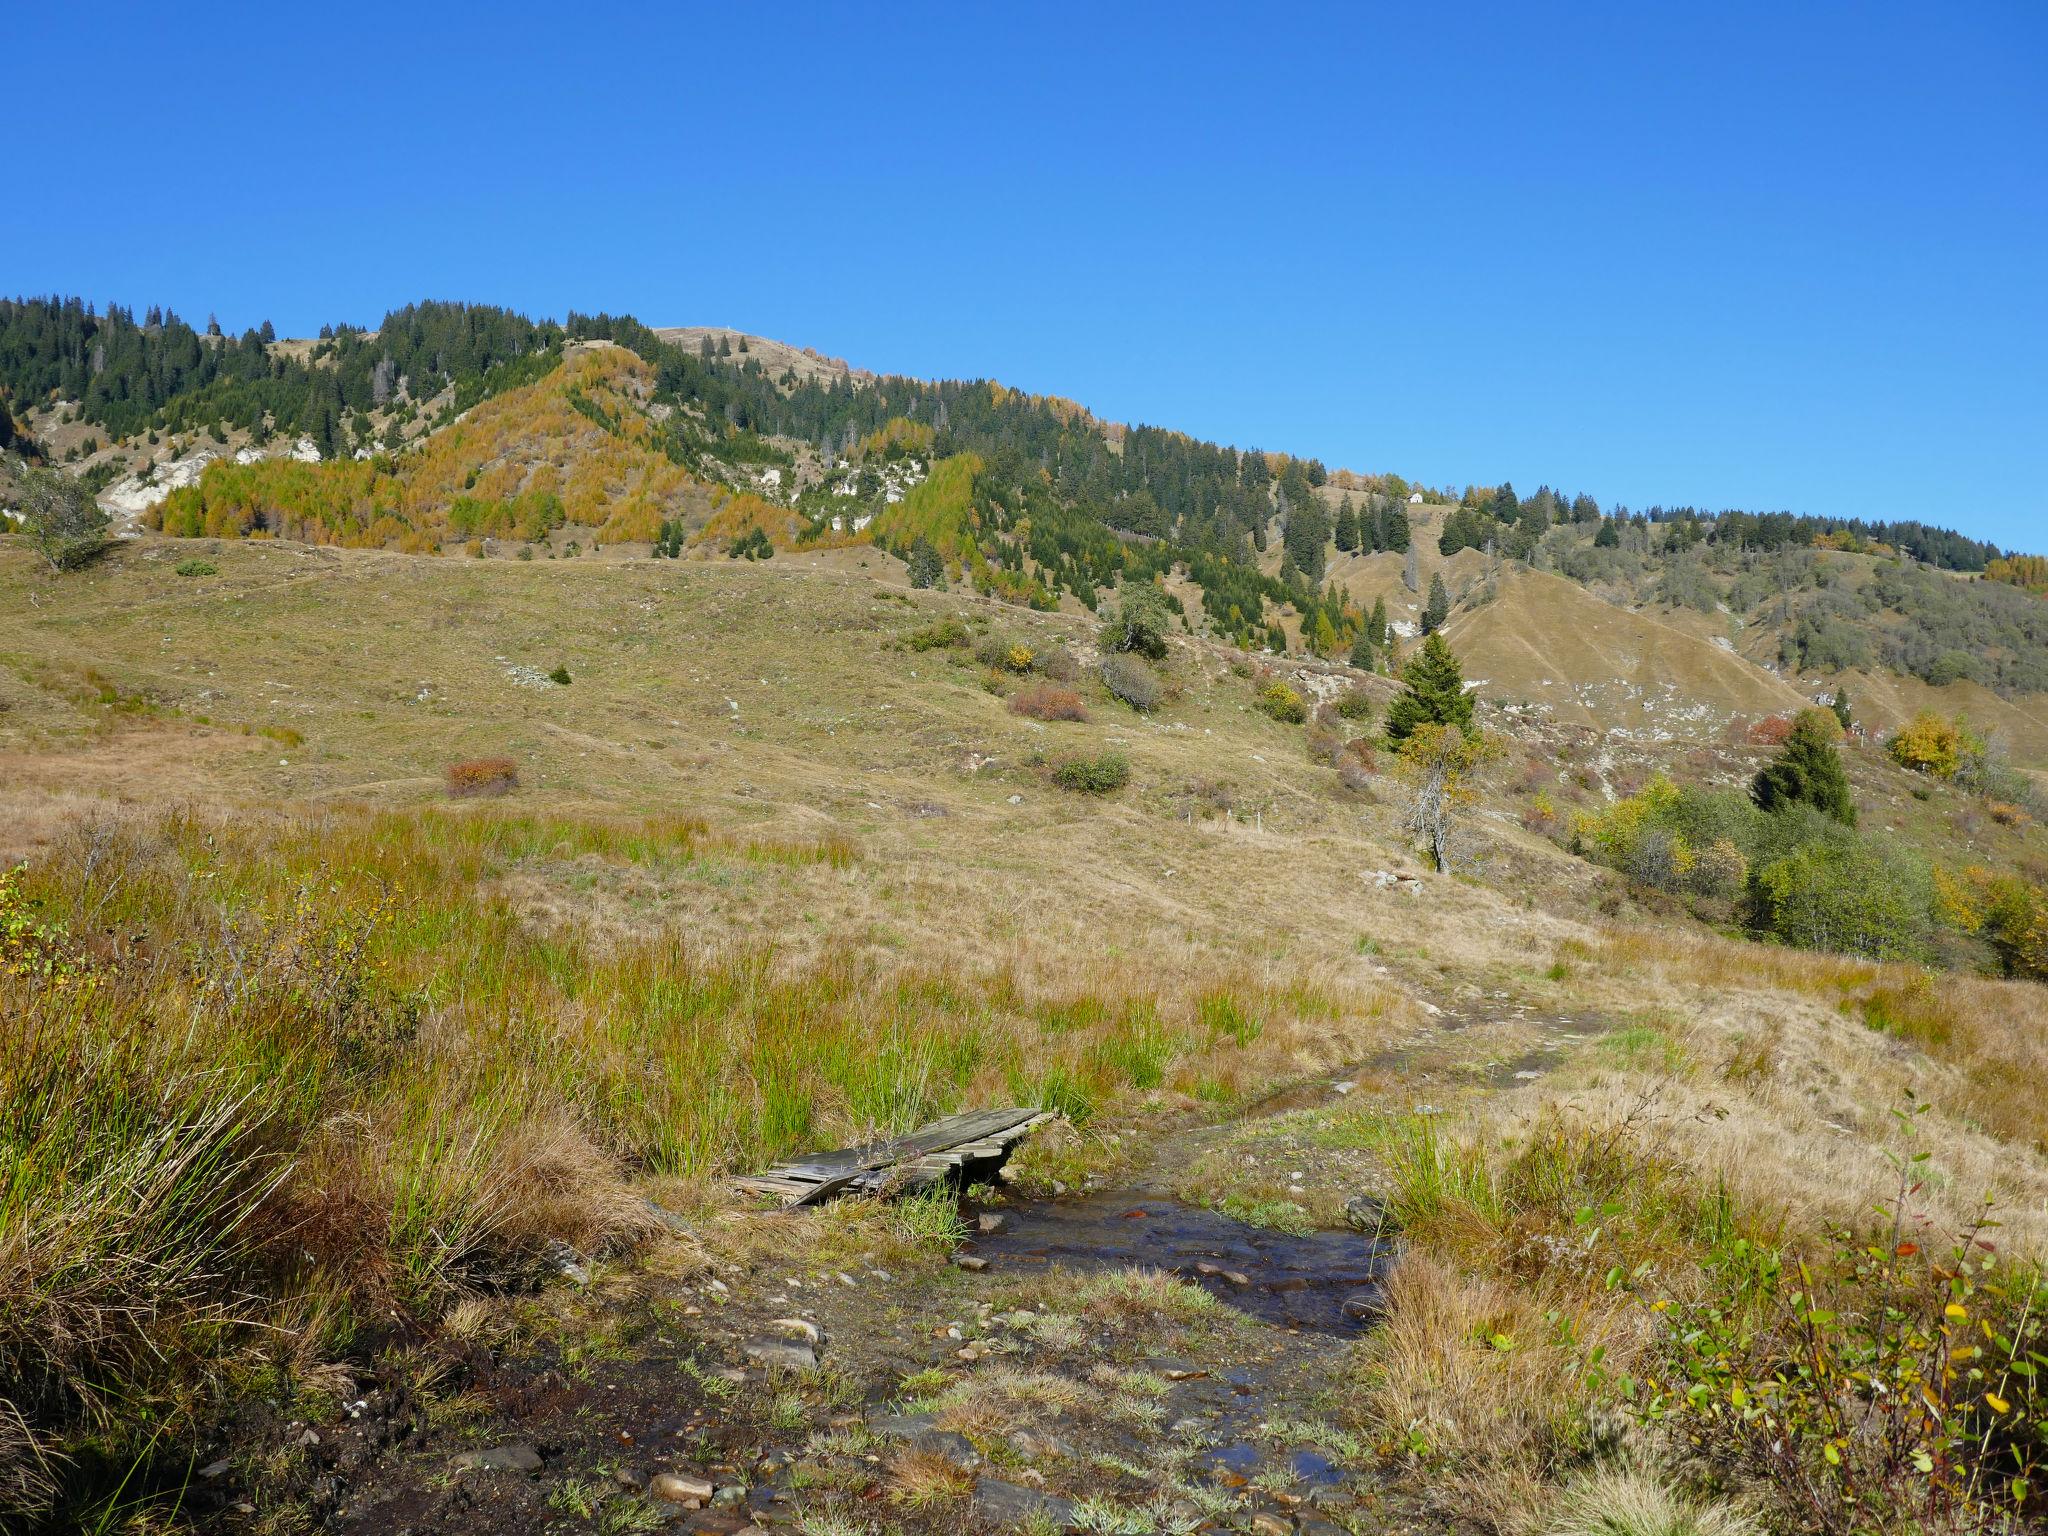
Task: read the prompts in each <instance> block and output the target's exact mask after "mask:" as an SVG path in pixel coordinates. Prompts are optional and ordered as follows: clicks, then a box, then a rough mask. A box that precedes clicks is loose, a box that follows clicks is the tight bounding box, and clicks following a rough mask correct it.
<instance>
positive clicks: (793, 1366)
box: [743, 1339, 818, 1371]
mask: <svg viewBox="0 0 2048 1536" xmlns="http://www.w3.org/2000/svg"><path fill="white" fill-rule="evenodd" d="M743 1347H744V1348H745V1350H746V1352H747V1358H748V1359H749V1360H753V1361H756V1362H758V1363H759V1364H761V1365H765V1366H767V1367H768V1368H769V1369H770V1370H784V1371H815V1370H816V1369H817V1368H818V1352H817V1351H816V1350H814V1349H813V1348H811V1346H810V1343H809V1341H808V1340H805V1339H749V1340H747V1342H746V1344H745V1345H744V1346H743Z"/></svg>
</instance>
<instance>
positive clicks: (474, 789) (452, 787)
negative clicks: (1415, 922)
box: [448, 757, 519, 799]
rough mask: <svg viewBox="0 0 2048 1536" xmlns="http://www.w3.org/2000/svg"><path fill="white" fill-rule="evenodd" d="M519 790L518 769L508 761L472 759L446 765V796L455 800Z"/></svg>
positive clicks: (507, 759)
mask: <svg viewBox="0 0 2048 1536" xmlns="http://www.w3.org/2000/svg"><path fill="white" fill-rule="evenodd" d="M518 787H519V765H518V764H517V763H515V762H513V761H512V759H511V758H509V757H474V758H470V759H469V760H468V761H467V762H460V763H450V764H449V765H448V793H449V794H451V795H453V796H455V797H456V798H457V799H468V798H470V797H472V796H476V795H509V794H511V793H512V791H513V790H515V789H517V788H518Z"/></svg>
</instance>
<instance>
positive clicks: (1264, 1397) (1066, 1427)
mask: <svg viewBox="0 0 2048 1536" xmlns="http://www.w3.org/2000/svg"><path fill="white" fill-rule="evenodd" d="M1565 1022H1566V1023H1569V1021H1565ZM1501 1023H1502V1025H1503V1026H1505V1027H1504V1028H1503V1029H1501V1030H1494V1029H1493V1027H1492V1025H1491V1024H1490V1023H1489V1022H1488V1021H1484V1020H1480V1021H1475V1020H1473V1019H1471V1018H1468V1017H1455V1018H1452V1017H1447V1018H1446V1020H1445V1023H1444V1026H1443V1028H1442V1030H1441V1031H1440V1039H1439V1040H1438V1041H1437V1043H1436V1044H1435V1045H1432V1044H1430V1043H1428V1042H1425V1043H1423V1044H1422V1045H1419V1046H1416V1047H1413V1048H1410V1049H1409V1050H1407V1051H1406V1052H1405V1053H1404V1055H1403V1057H1402V1059H1401V1061H1400V1063H1399V1069H1398V1074H1397V1076H1396V1078H1395V1080H1394V1081H1392V1082H1391V1083H1382V1084H1381V1085H1380V1087H1379V1088H1377V1089H1375V1088H1373V1086H1372V1083H1371V1080H1370V1078H1369V1074H1367V1073H1366V1072H1365V1071H1364V1070H1363V1067H1362V1069H1361V1071H1360V1072H1356V1073H1353V1074H1348V1075H1340V1076H1337V1077H1333V1078H1331V1079H1329V1080H1327V1081H1324V1082H1320V1083H1316V1084H1311V1085H1307V1086H1306V1087H1304V1088H1303V1089H1301V1090H1299V1091H1297V1092H1294V1093H1292V1094H1290V1095H1287V1096H1284V1097H1277V1098H1275V1099H1274V1100H1272V1101H1269V1103H1268V1105H1266V1106H1264V1109H1265V1111H1266V1112H1265V1113H1264V1114H1261V1115H1255V1116H1253V1117H1250V1118H1248V1119H1245V1120H1240V1121H1236V1122H1230V1123H1225V1124H1212V1125H1207V1126H1201V1127H1195V1128H1182V1129H1181V1130H1179V1131H1173V1132H1169V1133H1167V1134H1163V1135H1156V1136H1152V1137H1149V1138H1147V1139H1146V1140H1145V1143H1144V1153H1143V1155H1142V1157H1140V1158H1139V1159H1137V1160H1136V1161H1135V1165H1133V1164H1131V1163H1126V1164H1124V1165H1122V1166H1124V1168H1125V1171H1126V1173H1131V1172H1133V1171H1134V1172H1135V1173H1136V1177H1134V1178H1129V1179H1127V1181H1126V1182H1125V1183H1124V1184H1123V1185H1122V1186H1121V1187H1118V1188H1115V1189H1104V1188H1092V1189H1091V1188H1086V1187H1085V1182H1084V1187H1083V1188H1081V1189H1079V1190H1077V1191H1073V1192H1069V1193H1067V1194H1065V1195H1064V1196H1062V1197H1059V1198H1051V1199H1038V1200H1032V1199H1021V1198H1017V1197H1016V1196H1015V1195H1014V1194H1005V1193H1003V1192H1000V1191H982V1192H981V1193H982V1194H984V1195H986V1196H987V1198H986V1199H985V1200H983V1201H981V1202H979V1203H970V1204H969V1205H967V1206H966V1207H965V1208H964V1210H963V1215H964V1217H965V1224H966V1229H967V1235H966V1236H965V1239H964V1240H955V1239H953V1238H950V1237H947V1236H945V1235H944V1234H935V1233H932V1232H929V1231H926V1232H922V1233H921V1232H920V1231H919V1230H917V1229H916V1225H915V1224H914V1223H907V1222H906V1220H905V1218H904V1216H903V1214H902V1213H901V1212H894V1211H892V1210H891V1209H890V1208H888V1207H886V1206H883V1205H880V1204H878V1203H877V1202H873V1201H859V1202H844V1203H842V1204H841V1205H840V1206H836V1207H826V1208H824V1209H822V1210H817V1211H807V1212H803V1213H782V1212H767V1211H757V1210H733V1209H726V1210H719V1211H714V1212H712V1213H710V1214H708V1215H707V1216H704V1217H702V1218H700V1220H699V1224H698V1230H697V1233H696V1234H695V1235H694V1236H677V1237H675V1238H673V1239H672V1240H668V1241H665V1242H664V1244H663V1245H661V1246H660V1247H658V1248H657V1249H655V1250H653V1251H648V1252H643V1253H641V1254H639V1255H637V1256H635V1257H634V1258H633V1259H632V1260H631V1261H629V1262H621V1263H619V1264H616V1265H603V1264H599V1265H596V1266H594V1267H593V1268H592V1270H591V1271H590V1272H589V1273H588V1274H585V1273H583V1272H581V1271H580V1270H578V1271H576V1272H574V1273H573V1274H571V1275H570V1276H568V1277H567V1278H565V1279H564V1281H563V1283H561V1284H559V1285H556V1286H551V1287H549V1288H548V1289H547V1290H545V1291H543V1292H542V1293H540V1294H538V1295H533V1296H527V1297H507V1298H497V1299H494V1300H490V1301H486V1302H479V1303H477V1304H474V1305H472V1306H470V1307H467V1308H465V1309H464V1310H463V1312H462V1313H461V1314H460V1315H458V1316H457V1317H456V1318H455V1319H454V1323H455V1326H453V1327H451V1328H450V1329H448V1330H447V1331H446V1333H445V1335H444V1336H443V1337H441V1338H440V1339H437V1340H435V1341H433V1342H432V1343H431V1344H428V1343H422V1344H420V1345H416V1346H414V1347H411V1348H405V1347H400V1346H397V1345H394V1346H393V1347H391V1348H389V1349H387V1350H386V1351H385V1352H384V1353H383V1354H382V1355H381V1356H380V1357H379V1358H378V1359H377V1360H376V1361H375V1362H374V1363H373V1364H372V1365H370V1366H369V1367H367V1368H366V1369H364V1370H363V1371H362V1372H361V1373H360V1374H359V1375H357V1376H354V1377H351V1378H350V1379H347V1380H346V1381H341V1380H337V1381H336V1383H335V1390H334V1392H333V1394H332V1400H331V1403H329V1404H327V1405H326V1411H324V1412H323V1411H318V1409H319V1406H320V1405H319V1403H318V1400H317V1399H316V1400H315V1401H314V1406H315V1409H316V1411H314V1412H309V1413H304V1414H303V1415H302V1416H303V1419H304V1422H301V1421H300V1420H298V1419H293V1420H289V1421H286V1422H282V1423H280V1422H277V1421H275V1420H268V1421H266V1420H264V1419H263V1418H262V1416H261V1415H260V1414H259V1415H255V1416H252V1421H251V1423H250V1425H249V1426H248V1431H247V1434H246V1435H245V1436H244V1437H243V1438H242V1439H241V1440H239V1441H237V1442H236V1443H235V1444H232V1445H230V1446H228V1447H226V1448H224V1453H218V1452H217V1453H216V1454H215V1459H213V1460H212V1461H210V1462H209V1463H208V1464H207V1465H206V1466H205V1468H204V1473H203V1475H199V1476H196V1477H195V1478H194V1480H193V1485H192V1488H191V1489H190V1492H189V1499H188V1504H187V1508H188V1510H190V1511H194V1512H197V1513H199V1514H200V1516H201V1517H202V1518H203V1519H206V1520H209V1521H210V1520H214V1519H216V1518H217V1519H219V1520H220V1521H221V1523H223V1524H230V1525H232V1524H239V1525H243V1526H258V1525H261V1526H265V1527H268V1528H276V1529H284V1528H297V1529H321V1530H331V1531H337V1532H352V1533H354V1532H359V1533H364V1536H410V1533H425V1532H428V1531H433V1532H457V1533H483V1532H508V1533H509V1532H534V1531H558V1532H577V1531H584V1530H593V1531H599V1532H622V1531H633V1530H649V1531H651V1530H675V1531H690V1532H704V1533H714V1536H733V1533H742V1532H748V1531H750V1530H758V1531H763V1532H767V1531H776V1530H789V1531H793V1532H798V1533H802V1536H854V1533H858V1532H867V1531H875V1532H883V1531H900V1532H904V1533H913V1532H925V1531H930V1532H958V1531H968V1532H978V1531H988V1532H994V1531H1008V1530H1029V1531H1036V1532H1050V1531H1056V1530H1062V1529H1074V1530H1089V1531H1100V1532H1130V1533H1134V1536H1145V1533H1151V1532H1160V1533H1183V1532H1185V1533H1191V1532H1195V1531H1202V1530H1219V1531H1258V1532H1261V1533H1264V1536H1284V1533H1286V1532H1301V1533H1304V1536H1315V1533H1326V1536H1327V1533H1335V1532H1338V1531H1362V1530H1375V1531H1377V1530H1418V1531H1420V1530H1429V1531H1443V1530H1447V1529H1457V1523H1456V1514H1455V1511H1450V1512H1448V1513H1447V1512H1446V1511H1445V1510H1444V1509H1442V1508H1441V1507H1432V1505H1431V1504H1430V1502H1429V1501H1428V1499H1427V1497H1426V1491H1419V1490H1418V1489H1417V1488H1416V1487H1415V1486H1414V1484H1413V1483H1412V1482H1410V1481H1405V1480H1404V1479H1402V1478H1401V1477H1400V1476H1399V1475H1398V1474H1399V1467H1398V1463H1397V1462H1396V1461H1395V1460H1394V1459H1392V1458H1391V1457H1390V1456H1389V1454H1388V1453H1389V1452H1390V1451H1391V1450H1395V1449H1397V1448H1392V1447H1383V1446H1376V1445H1374V1444H1371V1443H1369V1442H1368V1441H1367V1439H1366V1438H1364V1436H1363V1434H1362V1431H1361V1427H1360V1424H1359V1421H1358V1419H1357V1416H1356V1411H1355V1406H1354V1405H1355V1403H1356V1401H1357V1391H1356V1373H1357V1370H1358V1365H1357V1361H1356V1358H1355V1344H1356V1341H1357V1340H1358V1339H1359V1338H1360V1337H1362V1336H1363V1334H1364V1332H1365V1331H1366V1330H1368V1329H1370V1328H1371V1327H1372V1326H1373V1325H1374V1323H1375V1321H1376V1320H1377V1317H1378V1308H1379V1281H1380V1278H1381V1276H1382V1275H1383V1273H1384V1271H1385V1269H1386V1267H1387V1265H1388V1263H1389V1262H1390V1260H1391V1257H1392V1254H1393V1248H1392V1246H1391V1243H1390V1240H1389V1239H1388V1237H1387V1236H1386V1235H1385V1234H1384V1233H1383V1232H1382V1231H1381V1230H1380V1226H1381V1223H1380V1221H1379V1205H1378V1202H1377V1200H1376V1199H1375V1198H1374V1197H1373V1195H1372V1194H1371V1192H1370V1188H1369V1185H1370V1179H1369V1177H1368V1174H1369V1161H1370V1160H1369V1158H1366V1157H1365V1156H1364V1155H1363V1154H1360V1153H1358V1152H1357V1150H1356V1148H1354V1147H1351V1144H1350V1143H1349V1142H1347V1141H1346V1140H1345V1133H1346V1132H1345V1128H1346V1127H1355V1126H1356V1125H1357V1124H1361V1123H1364V1122H1365V1121H1366V1120H1368V1119H1369V1118H1370V1115H1369V1113H1367V1112H1365V1111H1366V1106H1365V1105H1364V1104H1363V1103H1362V1102H1361V1101H1362V1100H1364V1099H1365V1098H1367V1097H1368V1096H1369V1095H1376V1096H1377V1097H1378V1098H1379V1099H1381V1100H1382V1101H1385V1102H1386V1105H1387V1107H1388V1108H1390V1109H1391V1108H1400V1109H1403V1110H1409V1109H1410V1108H1411V1106H1410V1105H1409V1104H1408V1103H1406V1102H1405V1101H1406V1100H1408V1099H1415V1100H1416V1101H1417V1102H1423V1101H1424V1100H1433V1099H1437V1098H1442V1097H1444V1096H1445V1094H1446V1093H1447V1092H1448V1091H1450V1090H1451V1089H1452V1088H1454V1087H1455V1086H1456V1085H1457V1084H1458V1083H1465V1084H1468V1085H1469V1084H1472V1083H1479V1084H1482V1085H1489V1091H1491V1088H1492V1087H1498V1086H1500V1085H1506V1087H1505V1091H1513V1085H1514V1084H1515V1083H1517V1082H1519V1081H1521V1080H1522V1074H1524V1073H1530V1074H1532V1075H1533V1073H1534V1072H1535V1071H1537V1070H1539V1068H1536V1067H1531V1066H1528V1065H1524V1063H1525V1062H1528V1061H1537V1060H1539V1059H1540V1060H1543V1061H1547V1060H1549V1059H1550V1058H1552V1057H1554V1056H1555V1055H1556V1054H1558V1051H1559V1050H1560V1049H1561V1047H1556V1046H1554V1045H1553V1044H1552V1043H1549V1042H1547V1041H1545V1040H1541V1039H1539V1040H1537V1041H1536V1042H1535V1044H1533V1045H1532V1044H1531V1042H1530V1030H1529V1027H1528V1024H1527V1021H1526V1020H1525V1019H1520V1018H1509V1019H1504V1020H1502V1021H1501ZM1549 1033H1550V1034H1551V1035H1553V1036H1556V1037H1557V1038H1558V1039H1569V1038H1572V1036H1571V1035H1570V1034H1569V1032H1568V1031H1566V1030H1565V1029H1563V1028H1562V1027H1560V1028H1558V1029H1556V1030H1552V1031H1550V1032H1549ZM1496 1034H1497V1035H1498V1038H1493V1036H1494V1035H1496ZM1475 1047H1476V1049H1475ZM1508 1063H1512V1064H1513V1065H1512V1066H1511V1067H1506V1064H1508ZM1364 1065H1368V1066H1369V1065H1370V1064H1364ZM1503 1067H1506V1070H1503ZM1347 1117H1348V1118H1347ZM1333 1147H1335V1148H1338V1149H1340V1150H1338V1151H1335V1152H1333V1151H1331V1148H1333ZM1347 1148H1348V1149H1349V1150H1344V1149H1347ZM1196 1190H1199V1193H1194V1191H1196ZM1177 1192H1178V1193H1177ZM1182 1196H1189V1197H1188V1198H1182ZM1232 1210H1236V1211H1237V1212H1238V1214H1244V1213H1245V1212H1246V1211H1247V1210H1248V1211H1251V1212H1253V1213H1266V1214H1267V1215H1269V1216H1270V1215H1271V1213H1273V1212H1274V1211H1276V1210H1277V1211H1284V1212H1288V1213H1291V1215H1290V1217H1289V1219H1287V1220H1285V1221H1280V1222H1278V1223H1277V1224H1276V1223H1274V1222H1271V1221H1268V1222H1267V1223H1266V1224H1253V1223H1251V1222H1247V1221H1244V1220H1239V1219H1234V1217H1233V1215H1231V1214H1226V1212H1228V1211H1232ZM1281 1226H1290V1227H1292V1230H1280V1229H1279V1227H1281Z"/></svg>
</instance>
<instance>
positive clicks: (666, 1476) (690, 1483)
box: [647, 1472, 718, 1505]
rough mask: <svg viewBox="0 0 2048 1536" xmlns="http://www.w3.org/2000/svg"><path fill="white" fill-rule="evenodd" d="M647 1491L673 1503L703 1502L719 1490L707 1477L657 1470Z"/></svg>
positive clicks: (694, 1503) (693, 1503)
mask: <svg viewBox="0 0 2048 1536" xmlns="http://www.w3.org/2000/svg"><path fill="white" fill-rule="evenodd" d="M647 1491H648V1492H649V1493H651V1494H653V1495H654V1496H655V1497H656V1498H657V1499H667V1500H668V1501H669V1502H670V1503H671V1504H691V1505H696V1504H702V1503H703V1502H704V1501H705V1500H706V1499H708V1498H710V1497H711V1496H712V1494H714V1493H716V1492H717V1491H718V1490H717V1489H716V1488H715V1487H714V1486H712V1484H711V1483H710V1482H708V1481H707V1480H706V1479H704V1478H701V1477H697V1476H695V1475H694V1474H692V1473H688V1472H657V1473H655V1475H654V1477H653V1479H652V1480H651V1481H650V1482H649V1483H648V1484H647Z"/></svg>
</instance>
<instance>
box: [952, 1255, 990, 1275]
mask: <svg viewBox="0 0 2048 1536" xmlns="http://www.w3.org/2000/svg"><path fill="white" fill-rule="evenodd" d="M953 1263H954V1265H955V1266H956V1267H958V1268H960V1269H964V1270H966V1271H967V1272H968V1273H970V1274H976V1275H978V1274H980V1273H981V1272H982V1271H983V1270H984V1269H987V1268H988V1260H987V1259H984V1258H982V1257H981V1256H980V1255H979V1254H973V1253H956V1254H954V1255H953Z"/></svg>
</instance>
